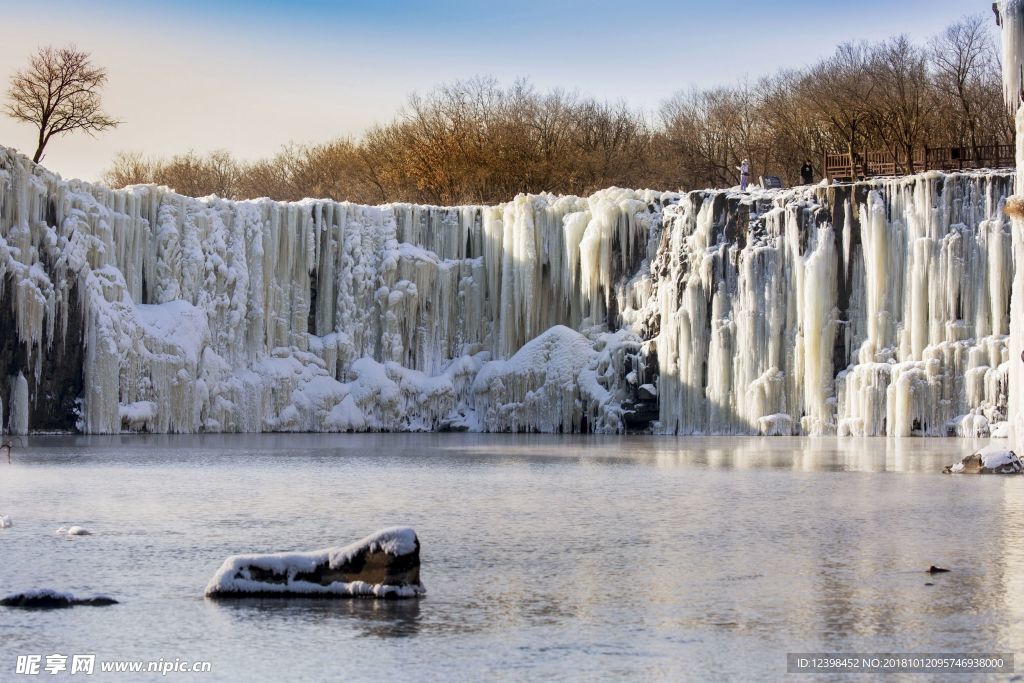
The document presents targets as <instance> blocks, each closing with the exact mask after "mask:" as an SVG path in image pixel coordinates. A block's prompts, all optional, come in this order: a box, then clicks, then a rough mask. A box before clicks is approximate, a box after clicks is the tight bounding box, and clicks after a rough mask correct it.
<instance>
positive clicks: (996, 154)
mask: <svg viewBox="0 0 1024 683" xmlns="http://www.w3.org/2000/svg"><path fill="white" fill-rule="evenodd" d="M824 162H825V163H824V168H825V177H826V178H828V179H829V181H830V182H831V181H833V180H837V181H840V182H844V181H851V180H855V179H857V178H868V177H871V176H880V175H902V174H906V173H919V172H921V171H960V170H963V169H972V168H1007V167H1011V166H1014V165H1015V164H1016V162H1015V149H1014V146H1013V145H982V146H979V147H925V148H923V149H921V148H919V149H915V150H913V153H912V154H911V163H908V162H907V157H906V155H905V154H903V155H900V156H896V155H894V154H893V153H892V152H890V151H887V150H885V151H879V150H871V151H865V152H848V153H845V154H826V155H825V159H824Z"/></svg>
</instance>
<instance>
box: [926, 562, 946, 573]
mask: <svg viewBox="0 0 1024 683" xmlns="http://www.w3.org/2000/svg"><path fill="white" fill-rule="evenodd" d="M948 571H949V570H948V569H943V568H942V567H936V566H935V565H934V564H933V565H932V566H930V567H928V573H929V574H945V573H946V572H948Z"/></svg>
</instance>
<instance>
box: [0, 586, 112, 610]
mask: <svg viewBox="0 0 1024 683" xmlns="http://www.w3.org/2000/svg"><path fill="white" fill-rule="evenodd" d="M116 604H117V600H114V599H113V598H109V597H107V596H105V595H95V596H93V597H91V598H76V597H75V596H74V595H72V594H71V593H61V592H60V591H55V590H53V589H51V588H41V589H39V590H34V591H25V592H24V593H13V594H11V595H8V596H7V597H6V598H4V599H2V600H0V605H3V606H4V607H25V608H31V609H62V608H66V607H74V606H76V605H82V606H87V607H105V606H107V605H116Z"/></svg>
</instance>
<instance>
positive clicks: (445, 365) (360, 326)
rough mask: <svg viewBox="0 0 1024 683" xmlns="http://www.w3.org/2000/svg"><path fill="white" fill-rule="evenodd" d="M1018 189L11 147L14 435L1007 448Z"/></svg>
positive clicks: (1, 230) (0, 237)
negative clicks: (170, 170) (714, 436)
mask: <svg viewBox="0 0 1024 683" xmlns="http://www.w3.org/2000/svg"><path fill="white" fill-rule="evenodd" d="M1012 187H1013V178H1012V176H1011V175H1010V174H1009V173H1007V172H992V173H985V172H972V173H961V174H950V175H944V174H940V173H930V174H924V175H918V176H913V177H909V178H903V179H888V180H882V179H880V180H877V181H872V182H866V183H859V184H855V185H847V186H816V187H809V188H795V189H791V190H781V191H760V190H755V191H754V192H751V193H739V192H738V191H727V190H721V191H699V192H689V193H686V194H677V193H661V192H653V191H632V190H622V189H617V188H611V189H608V190H603V191H600V192H598V193H595V194H594V195H592V196H590V197H586V198H580V197H562V196H554V195H548V194H543V195H529V196H528V195H520V196H518V197H516V198H515V199H513V200H512V201H510V202H508V203H506V204H503V205H500V206H465V207H433V206H416V205H409V204H389V205H384V206H378V207H369V206H358V205H354V204H349V203H338V202H333V201H324V200H304V201H301V202H294V203H282V202H274V201H270V200H266V199H264V200H254V201H240V202H231V201H226V200H222V199H218V198H216V197H207V198H202V199H194V198H189V197H183V196H180V195H177V194H175V193H173V192H172V191H170V190H168V189H167V188H162V187H155V186H135V187H130V188H125V189H123V190H110V189H107V188H104V187H102V186H98V185H91V184H88V183H84V182H80V181H64V180H62V179H60V178H59V177H58V176H56V175H54V174H52V173H50V172H48V171H46V170H45V169H43V168H41V167H39V166H36V165H34V164H32V163H31V162H30V161H28V160H27V159H25V158H24V157H22V156H19V155H17V154H15V153H14V152H13V151H11V150H7V149H4V148H0V364H2V366H3V367H4V368H6V370H5V375H4V377H3V378H2V380H0V425H2V426H3V429H4V430H6V431H11V432H15V433H23V432H25V431H28V430H30V429H69V428H77V429H79V430H81V431H84V432H88V433H117V432H121V431H150V432H201V431H208V432H217V431H250V432H251V431H271V430H273V431H349V430H357V431H358V430H440V429H459V430H474V431H552V432H558V431H562V432H571V431H598V432H621V431H626V430H629V429H639V430H652V431H655V432H664V433H670V434H690V433H742V434H757V433H763V434H827V433H838V434H841V435H846V434H850V435H859V434H865V435H879V434H893V435H897V434H898V435H906V434H921V435H944V434H947V433H962V434H988V433H989V432H990V430H992V428H993V427H994V425H995V424H997V423H1000V422H1002V421H1004V420H1005V419H1006V411H1007V391H1008V389H1007V374H1008V368H1007V364H1008V363H1007V354H1008V335H1009V333H1010V327H1009V313H1010V305H1011V297H1010V289H1011V282H1012V278H1013V256H1012V250H1013V244H1012V239H1011V233H1010V222H1009V219H1008V218H1007V217H1005V216H1004V212H1003V208H1004V200H1005V198H1006V197H1007V196H1008V195H1009V194H1010V193H1011V191H1012Z"/></svg>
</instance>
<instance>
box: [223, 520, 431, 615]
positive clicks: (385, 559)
mask: <svg viewBox="0 0 1024 683" xmlns="http://www.w3.org/2000/svg"><path fill="white" fill-rule="evenodd" d="M426 592H427V590H426V588H424V587H423V584H422V583H421V582H420V541H419V539H418V538H417V537H416V532H415V531H413V530H412V529H409V528H404V527H395V528H391V529H384V530H382V531H378V532H377V533H375V534H372V535H370V536H367V537H366V538H364V539H363V540H361V541H358V542H356V543H353V544H351V545H347V546H345V547H343V548H327V549H325V550H317V551H314V552H308V553H273V554H269V555H233V556H231V557H229V558H228V559H226V560H224V564H222V565H221V567H220V569H218V570H217V573H216V574H215V575H214V577H213V578H212V579H211V580H210V583H209V584H207V586H206V596H207V597H211V598H241V597H248V596H262V597H344V598H347V597H372V598H414V597H417V596H419V595H422V594H424V593H426Z"/></svg>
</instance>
